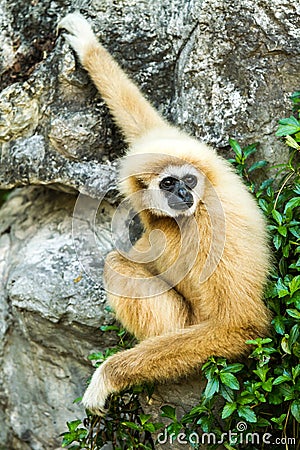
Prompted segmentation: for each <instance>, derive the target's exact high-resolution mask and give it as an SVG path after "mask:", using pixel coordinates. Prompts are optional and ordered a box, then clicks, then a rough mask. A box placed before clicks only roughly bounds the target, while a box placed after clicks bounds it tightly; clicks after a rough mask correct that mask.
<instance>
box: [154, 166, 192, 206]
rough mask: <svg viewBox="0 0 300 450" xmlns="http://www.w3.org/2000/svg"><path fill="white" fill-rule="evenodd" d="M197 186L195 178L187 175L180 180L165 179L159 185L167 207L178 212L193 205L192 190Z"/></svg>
mask: <svg viewBox="0 0 300 450" xmlns="http://www.w3.org/2000/svg"><path fill="white" fill-rule="evenodd" d="M196 185H197V177H195V175H190V174H187V175H185V176H184V177H183V178H182V180H179V179H177V178H174V177H166V178H163V179H162V180H161V182H160V183H159V187H160V189H162V190H163V191H164V194H165V196H166V197H167V199H168V205H169V206H170V208H172V209H176V210H178V211H186V210H187V209H189V208H190V207H191V206H193V204H194V198H193V194H192V192H191V190H192V189H194V187H195V186H196Z"/></svg>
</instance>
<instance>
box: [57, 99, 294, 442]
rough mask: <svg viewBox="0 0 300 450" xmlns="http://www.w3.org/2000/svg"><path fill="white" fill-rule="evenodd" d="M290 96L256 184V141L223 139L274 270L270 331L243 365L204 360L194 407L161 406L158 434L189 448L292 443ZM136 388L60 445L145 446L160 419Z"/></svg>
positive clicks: (76, 426) (75, 427)
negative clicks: (282, 152) (253, 203)
mask: <svg viewBox="0 0 300 450" xmlns="http://www.w3.org/2000/svg"><path fill="white" fill-rule="evenodd" d="M292 101H293V104H294V115H292V116H290V117H289V118H285V119H282V120H280V121H279V127H278V130H277V132H276V135H277V136H278V137H280V138H281V139H283V141H284V142H285V144H286V145H287V146H288V148H289V152H290V157H289V160H288V162H287V163H284V164H281V165H279V166H277V167H276V168H275V169H274V168H273V170H275V175H274V177H273V178H268V179H266V180H264V181H263V182H262V183H260V184H258V183H257V182H255V181H253V173H254V172H255V171H256V170H258V169H261V168H263V167H265V166H266V164H267V163H266V161H257V162H254V163H252V164H250V163H249V161H250V160H251V159H252V158H253V156H252V157H251V158H250V156H251V155H253V154H255V152H256V150H257V145H258V144H252V145H249V146H247V147H245V148H242V147H241V146H240V145H239V143H238V142H237V141H235V140H233V139H230V142H229V143H230V146H231V148H232V150H233V153H234V158H233V159H231V162H232V164H234V166H235V168H236V170H237V172H238V173H239V174H240V175H241V176H242V177H243V178H244V180H245V182H246V184H247V185H248V187H249V189H250V191H251V192H252V193H253V195H255V197H256V199H257V201H258V204H259V206H260V207H261V209H262V211H263V212H264V214H265V216H266V217H267V220H268V228H269V231H270V240H271V246H272V250H273V253H274V267H273V270H272V273H271V275H270V280H269V284H268V286H267V289H266V293H265V299H266V302H267V304H268V306H269V308H270V310H271V311H272V313H273V320H272V335H271V336H270V337H268V338H265V339H261V338H258V339H256V340H253V341H249V342H248V343H249V345H251V349H252V352H251V354H250V356H249V358H247V359H246V360H245V361H243V362H239V363H229V362H228V361H226V359H224V358H215V357H211V358H209V360H208V361H207V362H206V363H205V364H204V365H203V367H202V372H203V374H204V376H205V377H206V379H207V384H206V387H205V389H204V391H203V394H202V396H201V398H200V401H199V404H198V405H196V406H195V407H194V408H193V409H192V410H191V411H189V412H188V413H187V414H185V415H184V417H182V418H181V419H180V420H179V419H177V416H176V411H175V409H174V408H172V407H170V406H165V407H163V408H162V417H167V418H169V420H170V424H169V425H168V426H167V429H166V432H167V433H168V435H169V436H171V439H175V440H176V439H178V437H179V436H185V438H186V439H187V440H188V441H189V442H190V445H191V446H194V447H195V448H198V447H199V445H200V447H201V443H202V437H201V436H203V437H205V439H206V441H205V440H204V441H203V443H206V444H207V443H208V442H210V445H209V446H208V447H209V448H217V447H218V445H220V443H221V442H222V444H223V445H224V447H225V448H227V449H228V450H232V449H237V448H238V449H244V448H245V449H247V448H248V449H249V448H251V449H252V450H255V449H263V448H266V447H267V446H268V445H270V444H271V443H272V448H273V449H282V448H285V449H298V448H299V422H300V364H299V357H300V340H299V334H300V275H299V268H300V259H299V254H300V243H299V242H300V241H299V237H300V217H299V206H300V195H299V194H300V179H299V164H298V162H297V160H298V161H299V159H298V158H299V152H300V144H299V143H300V121H299V118H300V117H299V113H300V92H296V93H295V94H293V96H292ZM122 333H124V331H122V332H121V336H122V338H123V335H122ZM123 343H124V342H123ZM100 356H101V359H103V355H100ZM140 389H141V388H134V389H132V390H130V391H127V394H126V395H127V398H126V401H125V402H124V397H122V396H115V397H114V398H113V399H112V402H111V409H110V413H109V415H108V416H106V417H105V418H101V419H99V418H95V417H92V416H89V415H88V418H87V419H85V422H84V423H83V424H84V427H81V426H80V425H82V423H81V421H75V422H71V423H69V424H68V427H69V431H68V432H67V433H65V434H64V438H63V446H65V447H66V446H67V445H69V444H71V443H73V445H72V447H70V448H72V449H73V450H75V449H79V448H88V449H100V448H101V447H102V446H103V444H104V443H105V442H107V441H110V442H112V443H113V447H114V448H116V449H123V448H124V449H125V448H126V449H136V448H144V449H151V448H153V442H152V440H151V436H150V433H153V432H155V431H157V430H158V429H159V428H160V427H162V424H154V423H152V421H151V418H150V416H149V415H145V414H143V412H142V410H141V407H140V404H139V402H138V393H139V392H140ZM216 411H217V413H216ZM180 433H183V434H181V435H180ZM203 433H204V434H203ZM192 436H193V439H191V438H192ZM195 436H196V437H197V436H198V437H199V439H198V440H197V439H195ZM189 437H190V439H189ZM208 439H210V441H208ZM124 440H125V442H124ZM217 441H219V444H218V443H217ZM297 442H298V444H297ZM74 443H75V444H74Z"/></svg>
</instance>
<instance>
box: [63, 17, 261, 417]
mask: <svg viewBox="0 0 300 450" xmlns="http://www.w3.org/2000/svg"><path fill="white" fill-rule="evenodd" d="M59 28H60V29H64V30H65V31H66V34H64V36H65V38H66V40H67V41H68V43H69V44H70V45H71V47H72V48H73V49H74V50H75V52H76V54H77V55H78V57H79V59H80V62H81V64H82V65H83V67H84V68H85V69H86V70H87V71H88V73H89V75H90V77H91V78H92V80H93V82H94V83H95V85H96V87H97V88H98V90H99V92H100V94H101V95H102V97H103V99H104V100H105V101H106V103H107V105H108V107H109V109H110V111H111V113H112V115H113V117H114V119H115V121H116V123H117V124H118V125H119V127H120V128H121V130H122V131H123V133H124V136H125V139H126V141H127V143H128V144H129V150H128V153H127V155H126V156H125V157H124V158H122V160H121V163H120V182H121V183H120V189H121V191H122V193H123V194H124V195H125V196H127V197H128V198H129V199H130V201H131V203H132V205H133V207H134V208H135V209H136V211H138V212H139V213H140V217H141V221H142V223H143V226H144V230H145V232H144V234H143V235H142V237H141V238H140V239H139V240H138V241H137V242H136V244H135V245H134V247H133V248H132V250H131V252H130V253H129V255H127V256H126V255H124V254H122V253H121V252H118V251H113V252H111V253H110V254H109V255H108V256H107V258H106V262H105V271H104V278H105V285H106V288H107V293H108V300H109V303H110V305H111V306H112V308H113V310H114V311H115V314H116V317H117V319H118V320H119V321H120V322H121V323H122V324H123V325H124V327H125V328H126V329H127V330H128V331H130V332H131V333H133V334H134V335H135V336H136V337H137V338H138V339H139V341H140V342H139V344H138V345H137V346H135V347H134V348H132V349H129V350H126V351H123V352H120V353H117V354H115V355H113V356H111V357H109V358H108V359H107V360H106V361H105V362H104V363H103V364H102V365H101V366H100V367H99V368H98V369H97V370H96V371H95V373H94V375H93V377H92V380H91V383H90V385H89V387H88V388H87V390H86V392H85V394H84V397H83V403H84V405H85V406H86V407H87V408H88V409H89V410H91V411H92V412H94V413H96V414H102V413H103V412H104V411H105V408H104V405H105V401H106V399H107V397H108V396H109V394H111V393H114V392H119V391H121V390H123V389H125V388H127V387H129V386H131V385H134V384H140V383H144V382H153V381H165V380H170V379H174V378H178V377H182V376H185V375H187V374H189V373H191V372H192V371H194V370H195V369H197V368H199V366H200V365H201V364H202V363H203V362H204V361H205V360H206V359H207V358H208V357H209V356H212V355H215V356H223V357H227V358H231V359H232V358H239V357H240V356H241V355H243V354H244V353H246V352H247V351H248V348H249V346H248V345H247V344H246V341H247V340H248V339H254V338H256V337H258V336H263V335H265V334H266V333H267V331H268V327H269V323H270V315H269V311H268V310H267V308H266V307H265V305H264V303H263V301H262V295H263V288H264V284H265V282H266V277H267V273H268V269H269V265H270V256H269V250H268V245H267V232H266V226H265V223H264V219H263V217H262V214H261V212H260V211H259V208H258V207H257V205H256V202H255V200H254V199H253V197H252V196H251V194H250V193H249V192H248V190H247V188H246V187H245V186H244V185H243V183H242V181H241V179H240V178H239V177H238V176H237V175H236V174H235V173H234V171H233V169H232V168H231V167H230V165H229V164H228V163H227V162H226V161H225V160H224V159H223V158H221V157H220V156H218V155H217V154H216V152H215V151H214V150H213V149H211V148H210V147H208V146H207V145H205V144H203V143H201V142H198V141H197V140H196V139H194V138H192V137H190V136H188V135H186V134H185V133H184V132H182V131H179V130H178V129H177V128H175V127H174V126H172V125H170V124H168V123H167V122H166V121H165V120H164V119H163V118H162V117H161V116H160V114H159V113H158V112H157V111H156V110H155V109H154V108H153V107H152V106H151V105H150V103H149V102H148V101H147V100H146V99H145V98H144V96H143V95H142V93H141V92H140V90H139V89H138V88H137V86H136V85H135V84H134V83H133V82H132V81H130V80H129V78H128V77H127V76H126V74H125V73H124V72H123V70H122V69H121V68H120V67H119V65H118V64H117V63H116V62H115V61H114V59H113V58H112V57H111V55H110V54H109V53H108V52H107V51H106V50H105V49H104V48H103V46H102V45H101V44H100V43H99V42H98V40H97V38H96V36H95V34H94V33H93V31H92V29H91V26H90V25H89V23H88V22H87V21H86V20H85V18H84V17H83V16H82V15H81V14H79V13H74V14H69V15H67V16H66V17H65V18H64V19H63V20H62V21H61V22H60V24H59ZM149 255H150V256H151V255H152V257H149Z"/></svg>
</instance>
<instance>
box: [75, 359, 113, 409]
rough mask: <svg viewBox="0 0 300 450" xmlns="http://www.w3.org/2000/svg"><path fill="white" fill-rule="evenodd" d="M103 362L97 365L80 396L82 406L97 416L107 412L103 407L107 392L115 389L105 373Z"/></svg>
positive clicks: (110, 392)
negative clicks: (87, 385) (83, 392)
mask: <svg viewBox="0 0 300 450" xmlns="http://www.w3.org/2000/svg"><path fill="white" fill-rule="evenodd" d="M105 364H106V363H103V364H102V365H101V366H100V367H98V369H97V370H96V372H95V373H94V375H93V377H92V379H91V382H90V384H89V387H88V388H87V390H86V391H85V394H84V396H83V398H82V403H83V404H84V406H85V407H86V408H87V409H88V410H89V411H91V412H92V413H93V414H96V415H99V416H102V415H104V414H105V413H106V412H107V411H106V409H105V402H106V399H107V397H108V396H109V394H112V393H113V392H114V391H115V390H114V389H113V388H112V386H111V383H110V382H109V380H108V378H107V376H106V375H105Z"/></svg>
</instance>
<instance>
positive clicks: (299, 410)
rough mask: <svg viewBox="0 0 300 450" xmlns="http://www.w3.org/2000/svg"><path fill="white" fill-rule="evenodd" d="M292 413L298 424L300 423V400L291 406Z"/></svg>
mask: <svg viewBox="0 0 300 450" xmlns="http://www.w3.org/2000/svg"><path fill="white" fill-rule="evenodd" d="M291 413H292V414H293V416H294V417H295V419H296V420H297V422H300V400H299V399H298V400H294V401H293V403H292V406H291Z"/></svg>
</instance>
